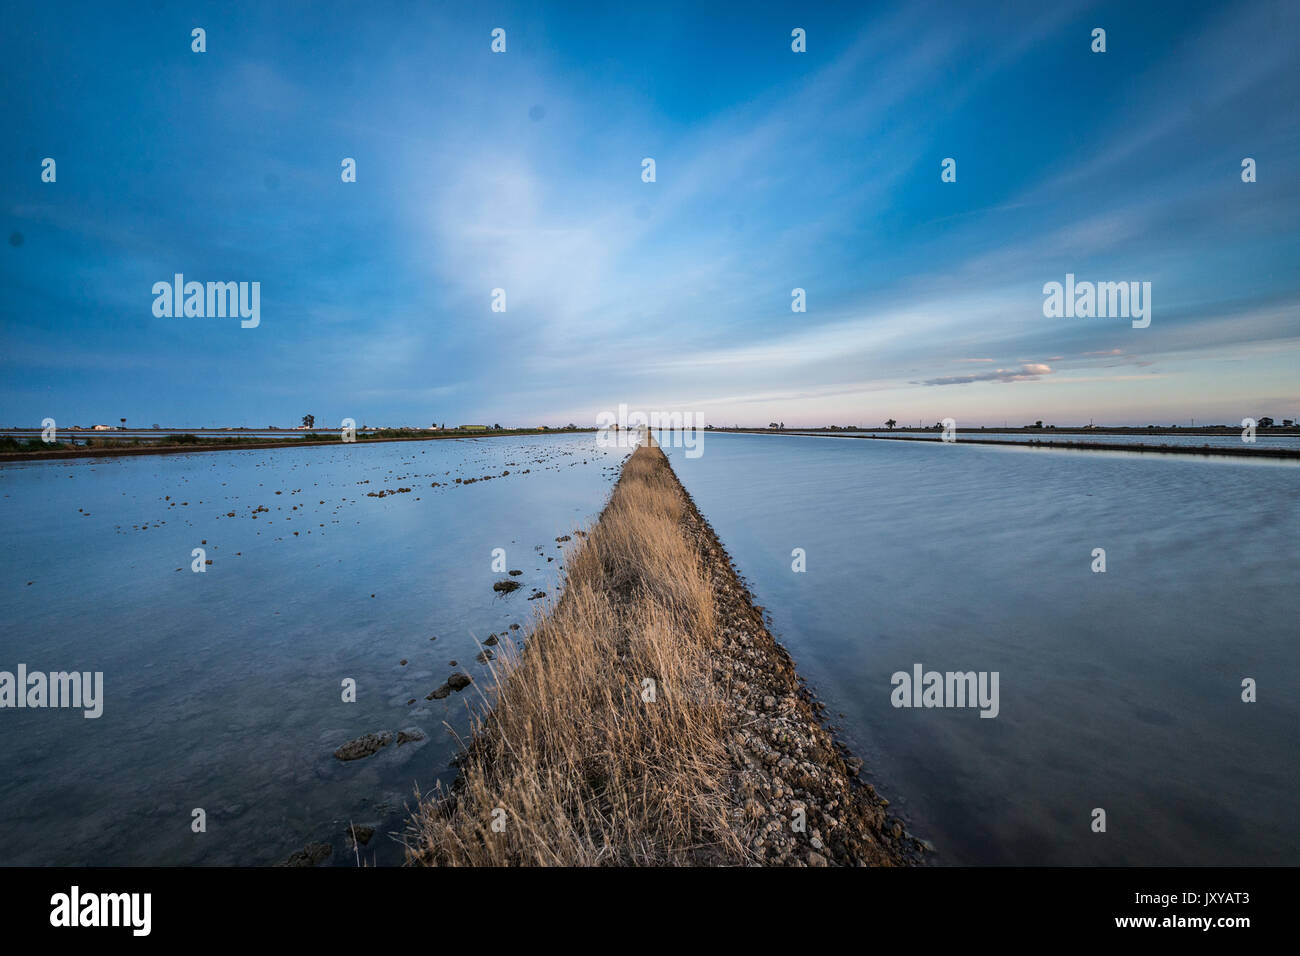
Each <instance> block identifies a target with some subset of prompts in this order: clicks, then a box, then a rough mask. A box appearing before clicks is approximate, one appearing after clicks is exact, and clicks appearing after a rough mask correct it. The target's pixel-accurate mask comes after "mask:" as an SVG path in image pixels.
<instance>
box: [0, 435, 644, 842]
mask: <svg viewBox="0 0 1300 956" xmlns="http://www.w3.org/2000/svg"><path fill="white" fill-rule="evenodd" d="M623 453H624V452H622V451H619V450H609V451H605V450H600V449H597V448H596V447H595V442H594V438H593V436H591V435H578V436H556V437H541V438H535V439H534V438H481V439H463V440H455V441H433V442H428V443H424V442H419V443H407V442H400V443H384V444H373V445H371V444H368V445H365V446H334V447H317V448H303V449H280V450H275V451H251V450H250V451H230V452H206V453H203V454H195V455H168V456H160V457H152V456H150V457H124V458H99V459H81V460H69V461H66V462H62V461H60V462H31V463H23V464H10V465H5V466H3V467H0V532H2V533H3V537H4V542H5V547H4V549H3V550H2V551H0V582H3V591H2V592H0V593H2V594H3V596H2V597H0V670H3V671H9V672H11V673H12V672H14V671H15V670H16V668H17V666H18V665H19V664H26V665H27V668H28V670H29V671H47V672H48V671H67V670H77V671H91V672H94V671H102V672H103V674H104V703H103V715H102V716H101V717H99V718H98V719H86V718H85V717H83V715H82V712H81V711H79V710H53V709H45V710H14V709H5V710H2V711H0V743H2V746H0V864H100V865H104V864H177V865H182V864H235V863H269V862H276V861H278V860H283V859H284V858H285V857H287V856H288V855H289V854H290V853H291V852H293V851H295V850H298V849H301V848H302V847H303V846H304V844H306V843H308V842H318V841H319V842H326V843H331V844H333V846H334V856H333V858H332V862H334V863H335V864H348V865H350V864H354V863H355V862H356V856H355V855H354V854H353V853H352V852H351V851H349V850H346V849H345V844H344V838H343V836H344V833H345V832H346V828H347V826H348V824H349V823H350V822H351V823H356V824H359V825H369V826H374V827H376V828H377V831H378V832H377V833H376V835H375V837H374V839H373V840H372V841H371V842H370V844H369V846H367V847H365V848H364V849H363V850H362V852H361V859H362V860H363V861H365V862H378V863H381V864H383V863H396V862H400V860H401V853H400V848H399V847H398V845H397V844H396V843H395V842H394V840H393V839H392V838H390V837H389V836H387V835H386V834H387V833H388V832H390V831H396V830H400V829H401V828H402V825H403V822H404V820H405V818H406V811H405V805H407V804H410V803H411V802H412V794H413V793H414V790H415V787H416V786H419V787H420V788H421V789H423V790H425V791H428V790H429V789H430V788H431V787H432V786H433V785H434V783H435V782H436V781H437V780H439V779H441V780H443V781H444V782H446V781H449V780H450V779H451V771H450V770H449V769H448V761H449V760H450V758H451V756H452V755H453V753H454V749H455V748H454V742H453V740H452V738H451V736H450V732H449V730H448V727H446V726H444V722H447V723H448V724H450V725H451V727H452V728H453V729H456V730H459V731H461V732H463V731H464V730H465V728H466V726H467V720H466V706H467V704H469V703H471V702H475V701H476V700H477V693H476V691H475V689H474V688H473V687H471V688H468V689H467V690H465V691H464V692H462V693H454V694H451V695H450V696H449V697H448V698H446V699H444V700H434V701H428V700H426V699H425V697H426V695H427V694H428V693H429V692H430V691H432V690H433V689H435V688H436V687H438V686H439V685H440V684H442V683H443V681H445V680H446V678H447V677H448V676H449V675H450V674H451V673H453V672H457V671H459V672H463V673H467V674H469V675H470V676H472V677H473V678H474V679H475V680H483V679H486V678H487V677H488V666H487V665H485V664H481V663H478V662H477V661H476V660H475V655H476V654H478V652H479V644H478V643H476V638H477V640H478V641H481V640H483V639H484V638H486V637H488V635H489V634H492V633H496V634H498V635H502V637H501V640H502V644H505V643H507V642H508V641H509V640H510V638H511V637H513V638H520V637H521V635H522V634H523V633H524V630H526V628H527V626H528V623H529V622H530V621H531V620H532V616H533V614H534V612H535V611H536V610H539V609H540V608H541V607H542V606H543V605H545V604H546V603H547V601H546V600H545V599H537V600H531V601H530V600H529V596H530V595H531V594H533V593H534V592H535V591H537V590H541V591H545V592H547V598H548V599H549V598H553V597H554V596H555V588H556V584H557V582H558V580H559V577H560V565H561V564H562V562H563V550H562V549H561V546H560V545H558V544H557V543H556V540H555V539H556V538H557V537H560V536H562V535H566V534H571V533H572V531H573V529H574V528H576V527H578V526H580V525H583V524H586V523H588V522H589V520H590V519H591V518H593V517H594V516H595V514H596V513H597V512H598V511H599V510H600V508H601V506H602V505H603V503H604V500H605V497H606V496H607V494H608V491H609V488H610V486H611V484H612V481H613V478H614V477H615V475H616V471H617V467H618V464H619V461H620V458H621V455H622V454H623ZM507 471H508V472H509V474H508V475H505V474H503V473H504V472H507ZM487 475H491V476H493V477H492V478H491V480H488V481H484V480H481V479H482V478H483V476H487ZM457 478H462V479H468V478H478V479H480V480H478V481H476V482H474V483H472V484H457V483H456V479H457ZM433 482H439V484H440V486H439V487H436V488H435V487H432V484H433ZM400 488H409V489H410V490H409V491H397V489H400ZM380 491H387V492H390V493H389V494H385V495H384V496H382V497H379V496H378V495H377V493H378V492H380ZM372 493H375V494H374V495H372ZM261 508H265V509H266V510H265V511H260V510H258V509H261ZM195 548H203V549H204V551H205V559H206V560H211V561H212V564H211V565H206V564H205V565H203V567H205V569H206V570H204V571H203V572H202V573H196V572H194V571H192V570H191V567H192V564H193V562H194V561H195V560H196V559H195V558H194V557H193V556H192V552H193V549H195ZM495 548H502V549H504V550H505V562H506V565H507V567H508V569H514V570H521V571H523V572H524V573H523V574H522V575H520V576H518V577H516V578H514V580H516V581H518V582H521V584H522V587H521V588H520V589H519V590H517V591H515V592H513V593H511V594H506V595H500V594H497V593H495V592H494V591H493V589H492V584H493V582H495V581H498V580H501V579H503V578H506V577H507V575H505V574H503V573H497V572H494V571H493V570H492V558H493V553H492V552H493V549H495ZM548 558H551V559H553V560H550V561H548V560H547V559H548ZM512 623H513V624H519V625H521V629H520V630H517V631H510V630H509V629H508V627H509V625H510V624H512ZM432 637H436V638H437V640H430V638H432ZM500 650H501V645H498V647H497V652H498V653H499V652H500ZM402 661H405V662H406V663H405V664H403V663H401V662H402ZM452 661H456V664H455V665H452V663H451V662H452ZM345 679H351V680H355V682H356V687H357V694H356V702H355V703H345V702H344V701H343V699H342V698H343V693H342V682H343V681H344V680H345ZM412 699H414V701H415V702H414V703H409V704H408V701H411V700H412ZM408 727H415V728H418V729H419V730H421V731H423V733H424V734H425V737H424V739H423V740H421V741H417V742H414V743H405V744H403V745H401V746H400V747H399V746H397V745H396V744H390V745H389V746H388V747H386V748H384V749H383V750H381V751H380V752H379V753H377V754H375V755H374V756H371V757H367V758H365V759H363V760H357V761H352V762H348V763H343V762H341V761H339V760H336V759H335V758H334V757H333V756H332V754H333V751H334V750H335V749H336V748H337V747H338V746H339V745H341V744H343V743H345V742H347V741H349V740H352V739H354V738H356V737H359V736H362V735H363V734H366V733H370V732H383V731H388V732H394V731H398V730H401V729H404V728H408ZM196 809H201V810H203V811H204V815H205V816H206V827H207V831H206V833H195V832H193V829H192V820H193V819H194V814H193V811H194V810H196Z"/></svg>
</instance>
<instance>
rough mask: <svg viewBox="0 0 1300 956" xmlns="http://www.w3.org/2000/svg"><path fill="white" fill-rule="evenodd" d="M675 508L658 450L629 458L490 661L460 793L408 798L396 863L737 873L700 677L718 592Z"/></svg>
mask: <svg viewBox="0 0 1300 956" xmlns="http://www.w3.org/2000/svg"><path fill="white" fill-rule="evenodd" d="M685 508H686V502H685V501H684V500H683V497H682V493H681V491H680V488H679V486H678V484H677V482H676V480H675V478H674V477H673V476H672V474H671V471H670V470H669V466H668V463H667V459H666V458H665V457H664V454H663V452H662V451H660V450H659V449H658V448H657V447H653V446H647V445H643V446H641V447H639V448H637V449H636V451H635V452H634V453H633V454H632V456H631V457H630V458H629V459H628V461H627V462H626V463H625V464H624V467H623V472H622V476H621V477H620V479H619V481H618V483H617V484H616V485H615V487H614V490H613V492H612V494H611V497H610V500H609V503H608V505H607V506H606V508H605V510H604V512H603V513H602V515H601V518H600V520H599V521H598V522H597V523H596V524H595V526H593V527H592V528H591V529H590V531H589V533H588V534H587V536H586V537H585V538H580V539H579V541H578V543H577V545H576V546H575V547H574V549H573V551H572V552H571V554H570V556H569V558H568V569H567V575H568V580H567V583H566V586H565V591H564V595H563V597H562V598H561V599H560V601H559V603H558V604H557V606H556V607H555V608H554V609H553V610H552V611H551V613H550V614H549V616H547V617H546V618H545V619H544V620H542V621H540V622H539V624H538V626H537V628H536V630H535V631H534V633H533V634H532V636H531V638H530V639H529V640H528V642H527V644H526V645H525V646H524V648H523V650H522V651H519V652H518V653H510V652H508V651H507V652H506V653H504V655H503V657H502V658H501V659H500V660H499V661H498V665H499V666H498V667H497V668H496V669H495V671H494V673H495V674H496V685H495V687H494V688H492V692H493V693H490V695H489V696H494V697H495V706H493V707H492V708H491V709H485V710H484V712H483V713H482V714H481V715H480V716H479V717H478V718H477V719H476V722H475V727H474V734H473V738H472V741H471V743H470V745H469V747H468V749H467V752H466V753H465V754H464V755H463V757H462V759H461V768H460V769H461V773H460V777H459V779H458V780H457V782H456V784H455V786H454V787H453V788H452V790H451V792H450V793H444V792H439V793H437V794H435V795H433V797H432V798H428V799H423V800H421V801H420V803H419V805H418V808H417V810H416V813H415V816H414V819H413V820H412V824H411V827H410V830H409V832H408V834H407V839H406V845H407V859H408V862H410V863H413V864H427V865H440V866H517V865H539V866H548V865H551V866H589V865H624V866H626V865H674V864H683V865H691V864H726V863H745V862H748V859H747V855H746V850H745V846H746V842H747V841H746V838H745V834H744V833H743V832H742V831H743V828H744V826H745V824H744V823H743V821H740V820H737V819H734V818H733V816H732V813H731V808H732V807H733V806H734V802H733V801H732V800H731V799H730V797H729V794H730V792H731V785H732V778H733V774H734V771H733V770H732V767H731V761H730V758H729V756H728V753H727V749H726V745H725V741H726V738H727V734H728V722H727V706H726V704H725V703H724V698H723V695H722V694H721V692H720V689H719V688H717V687H715V685H714V683H713V681H712V676H711V675H712V673H713V668H712V664H711V660H712V651H714V650H715V649H716V642H717V641H718V635H717V622H716V619H715V608H714V595H713V590H712V587H711V586H710V581H709V577H708V575H707V573H706V569H705V568H703V567H702V565H701V558H700V555H699V553H698V551H697V550H696V548H694V547H693V546H692V545H691V543H690V540H689V539H688V538H687V536H686V535H685V534H684V533H683V530H682V525H681V522H682V518H683V514H684V511H685ZM646 679H650V680H653V681H654V686H655V700H653V701H646V700H643V688H644V686H645V685H644V684H643V682H644V681H645V680H646ZM494 823H495V828H494ZM502 824H504V825H502Z"/></svg>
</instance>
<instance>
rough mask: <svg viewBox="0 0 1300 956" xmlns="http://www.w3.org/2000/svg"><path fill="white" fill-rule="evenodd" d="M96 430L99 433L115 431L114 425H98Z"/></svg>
mask: <svg viewBox="0 0 1300 956" xmlns="http://www.w3.org/2000/svg"><path fill="white" fill-rule="evenodd" d="M94 430H95V431H97V432H111V431H112V430H113V426H112V425H96V426H95V428H94Z"/></svg>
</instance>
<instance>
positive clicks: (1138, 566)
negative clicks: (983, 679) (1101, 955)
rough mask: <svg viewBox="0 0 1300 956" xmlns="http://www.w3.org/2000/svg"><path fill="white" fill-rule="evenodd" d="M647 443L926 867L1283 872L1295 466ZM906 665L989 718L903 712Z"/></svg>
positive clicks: (1013, 451)
mask: <svg viewBox="0 0 1300 956" xmlns="http://www.w3.org/2000/svg"><path fill="white" fill-rule="evenodd" d="M661 442H662V444H663V446H664V448H665V451H667V453H668V454H669V457H670V458H671V460H672V462H673V465H674V467H675V469H676V470H677V472H678V474H679V476H680V477H681V479H682V481H683V483H684V484H685V485H686V487H687V489H688V490H689V491H690V492H691V493H692V495H693V496H694V498H695V500H696V503H697V504H698V505H699V507H700V510H701V511H702V512H703V513H704V514H705V515H706V516H707V517H708V519H709V520H710V522H711V523H712V524H713V526H714V528H715V530H716V531H717V532H718V534H719V536H720V537H721V538H722V541H723V542H724V544H725V545H726V547H727V548H728V550H729V551H730V553H731V555H732V557H733V558H734V560H735V562H736V564H737V566H738V568H739V570H740V571H741V573H742V574H743V575H744V576H745V577H746V578H747V580H748V581H749V582H750V584H751V586H752V588H753V590H754V592H755V597H756V600H757V602H758V603H759V604H762V605H764V606H765V607H766V608H767V612H768V614H769V615H770V617H771V619H772V627H773V630H774V632H775V633H776V634H777V636H778V639H780V640H781V641H782V642H783V643H784V644H785V645H786V647H787V648H788V649H789V650H790V651H791V653H792V655H793V656H794V659H795V661H796V663H797V665H798V668H799V670H800V672H801V673H802V674H803V676H804V677H805V678H807V679H808V681H809V683H810V685H811V686H812V688H813V689H814V690H815V692H816V693H818V695H819V696H820V697H821V698H822V699H823V700H824V701H825V702H826V703H827V705H828V713H829V714H830V715H831V719H832V721H833V722H835V723H836V724H838V725H839V726H840V727H841V728H842V731H843V735H844V737H845V739H846V741H847V742H848V743H849V744H850V745H851V746H852V747H853V748H854V749H855V750H856V751H857V752H858V753H859V754H860V755H861V756H862V757H863V759H864V760H865V761H866V763H867V766H868V768H870V769H871V770H872V772H873V776H872V779H873V782H874V783H875V784H876V785H877V787H878V788H879V789H880V790H881V791H882V792H883V793H884V795H885V796H887V797H888V798H890V799H891V800H892V801H893V805H892V809H894V810H897V811H900V812H901V814H902V815H903V816H904V818H905V819H906V820H907V821H908V823H909V826H910V827H911V829H912V830H913V832H914V833H915V834H916V835H918V836H920V837H922V838H924V839H928V840H929V841H930V842H932V843H933V844H934V846H935V847H936V849H937V854H936V856H935V860H936V862H940V863H950V864H963V863H975V864H1062V865H1073V864H1111V865H1130V864H1133V865H1157V864H1166V865H1209V864H1290V865H1296V864H1300V827H1298V826H1297V825H1296V822H1295V807H1296V796H1295V795H1296V792H1297V785H1298V784H1300V696H1298V695H1297V694H1296V688H1297V687H1298V686H1300V648H1298V647H1297V640H1296V639H1297V630H1298V625H1300V577H1297V574H1296V567H1297V558H1298V557H1300V508H1298V507H1297V504H1296V490H1297V487H1300V467H1297V466H1296V465H1294V464H1292V463H1289V462H1276V463H1268V462H1253V461H1248V460H1242V459H1229V458H1220V459H1203V458H1188V459H1183V458H1177V457H1171V456H1164V455H1161V456H1148V455H1141V454H1136V453H1134V454H1125V453H1120V452H1078V451H1073V452H1072V451H1048V450H1035V449H1027V448H997V447H992V446H981V445H965V446H963V445H962V444H961V442H960V441H958V443H957V444H955V445H952V446H947V445H942V444H940V443H935V444H933V445H929V444H921V443H917V442H886V441H879V442H877V441H844V440H839V441H836V440H830V439H825V438H804V437H793V436H790V437H787V436H768V435H753V436H750V435H714V434H710V435H708V436H707V438H706V439H705V442H704V444H703V446H702V450H703V454H702V455H701V456H700V457H698V458H694V459H692V458H688V457H687V456H686V454H685V450H684V449H682V448H673V447H671V446H672V443H673V436H672V435H668V434H665V435H662V436H661ZM795 548H802V549H804V552H805V553H806V562H807V563H806V567H807V570H806V572H804V573H796V572H794V571H792V563H793V560H794V559H793V558H792V551H793V550H794V549H795ZM1096 548H1104V549H1105V552H1106V570H1105V572H1104V573H1094V572H1093V571H1092V565H1093V563H1094V561H1095V559H1094V557H1093V550H1094V549H1096ZM918 663H919V664H921V665H923V667H924V669H925V670H936V671H940V672H947V671H962V672H965V671H976V672H980V671H985V672H994V671H996V672H998V673H999V675H1000V683H999V697H1000V700H999V703H1000V712H999V713H998V716H997V717H996V718H981V717H980V716H979V713H978V711H977V710H975V709H957V708H932V709H926V708H917V709H913V708H895V707H894V706H892V704H891V691H892V690H893V685H892V684H891V676H892V675H893V674H894V673H895V672H899V671H903V672H909V673H910V672H911V671H912V669H913V666H914V665H915V664H918ZM1244 678H1253V679H1254V680H1256V681H1257V684H1258V691H1257V693H1258V702H1257V703H1244V702H1243V701H1242V693H1243V691H1242V681H1243V679H1244ZM1097 808H1100V809H1103V810H1105V812H1106V831H1105V832H1104V833H1098V832H1093V830H1092V823H1093V819H1094V816H1093V811H1094V809H1097Z"/></svg>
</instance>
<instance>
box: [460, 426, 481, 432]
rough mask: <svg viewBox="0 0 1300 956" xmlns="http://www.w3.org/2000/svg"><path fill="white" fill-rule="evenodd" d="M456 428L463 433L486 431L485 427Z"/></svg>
mask: <svg viewBox="0 0 1300 956" xmlns="http://www.w3.org/2000/svg"><path fill="white" fill-rule="evenodd" d="M457 427H458V428H459V429H460V430H461V431H463V432H485V431H487V430H488V427H487V426H486V425H458V426H457Z"/></svg>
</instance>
